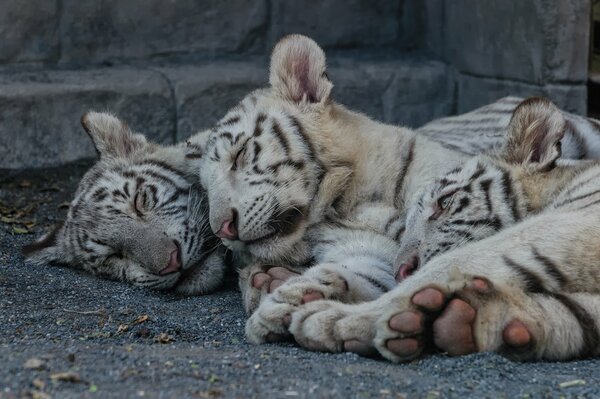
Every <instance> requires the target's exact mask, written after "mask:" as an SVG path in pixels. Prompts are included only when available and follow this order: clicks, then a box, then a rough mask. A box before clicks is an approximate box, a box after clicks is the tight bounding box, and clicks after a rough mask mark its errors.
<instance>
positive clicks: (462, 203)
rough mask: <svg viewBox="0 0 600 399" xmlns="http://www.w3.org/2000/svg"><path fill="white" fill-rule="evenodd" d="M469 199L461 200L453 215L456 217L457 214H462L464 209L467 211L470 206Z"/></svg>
mask: <svg viewBox="0 0 600 399" xmlns="http://www.w3.org/2000/svg"><path fill="white" fill-rule="evenodd" d="M469 203H470V201H469V197H463V198H461V199H460V201H459V203H458V207H457V208H456V210H455V211H454V212H453V213H452V215H456V214H457V213H460V212H462V210H463V209H465V208H466V207H467V206H469Z"/></svg>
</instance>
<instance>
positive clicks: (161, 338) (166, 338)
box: [154, 333, 174, 344]
mask: <svg viewBox="0 0 600 399" xmlns="http://www.w3.org/2000/svg"><path fill="white" fill-rule="evenodd" d="M173 341H174V339H173V337H172V336H170V335H169V334H167V333H160V334H158V335H157V336H156V337H154V342H158V343H159V344H168V343H170V342H173Z"/></svg>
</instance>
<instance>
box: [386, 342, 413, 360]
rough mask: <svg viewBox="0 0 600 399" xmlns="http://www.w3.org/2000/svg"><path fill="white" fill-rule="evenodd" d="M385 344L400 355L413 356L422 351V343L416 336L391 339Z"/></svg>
mask: <svg viewBox="0 0 600 399" xmlns="http://www.w3.org/2000/svg"><path fill="white" fill-rule="evenodd" d="M385 346H386V347H387V349H388V350H389V351H391V352H392V353H394V354H396V355H398V356H400V357H413V356H416V355H418V354H419V353H420V352H421V345H420V343H419V341H418V340H417V339H416V338H404V339H390V340H388V341H387V342H386V343H385Z"/></svg>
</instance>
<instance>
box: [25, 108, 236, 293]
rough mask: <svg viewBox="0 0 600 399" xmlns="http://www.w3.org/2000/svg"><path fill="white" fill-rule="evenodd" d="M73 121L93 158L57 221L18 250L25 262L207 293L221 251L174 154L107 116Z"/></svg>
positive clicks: (219, 268)
mask: <svg viewBox="0 0 600 399" xmlns="http://www.w3.org/2000/svg"><path fill="white" fill-rule="evenodd" d="M81 122H82V125H83V127H84V129H85V131H86V132H87V133H88V134H89V136H90V138H91V139H92V142H93V143H94V146H95V148H96V150H97V152H98V154H99V155H100V160H99V161H98V162H97V163H96V164H95V165H94V166H92V168H91V169H90V170H89V171H88V172H87V173H86V174H85V175H84V177H83V178H82V180H81V182H80V183H79V187H78V188H77V191H76V193H75V198H74V199H73V201H72V202H71V204H70V206H69V211H68V214H67V219H66V221H65V222H64V224H63V225H62V226H60V227H59V228H57V229H55V230H54V231H52V232H51V233H49V234H47V235H45V236H44V237H42V238H41V239H40V240H38V241H37V242H35V243H33V244H31V245H29V246H26V247H25V248H24V253H25V254H26V256H27V258H28V259H29V260H30V261H32V262H34V263H38V264H40V263H48V262H56V263H62V264H67V265H69V266H72V267H75V268H79V269H83V270H85V271H87V272H90V273H92V274H94V275H98V276H101V277H105V278H109V279H114V280H121V281H126V282H129V283H131V284H134V285H137V286H141V287H148V288H152V289H158V290H164V289H171V288H172V289H174V290H175V291H176V292H179V293H181V294H185V295H194V294H202V293H206V292H209V291H211V290H214V289H215V288H216V286H217V285H218V284H220V283H221V280H222V278H223V274H224V270H225V265H224V262H223V256H222V251H221V249H219V247H220V245H219V242H218V241H217V240H216V239H215V238H214V236H213V235H212V233H211V231H210V228H209V226H208V219H207V217H206V214H207V212H208V210H207V204H206V200H205V193H204V191H203V190H202V189H201V188H200V187H198V186H192V183H191V180H190V179H189V178H188V177H187V175H186V172H185V169H184V166H185V162H184V156H183V154H184V153H183V152H182V151H181V149H180V148H178V147H177V146H171V147H162V146H159V145H156V144H152V143H149V142H147V141H146V138H145V137H144V136H143V135H141V134H134V133H133V132H131V130H130V129H129V128H128V127H127V125H126V124H124V123H123V122H121V121H120V120H119V119H117V118H115V117H114V116H112V115H109V114H105V113H97V112H89V113H87V114H85V115H84V116H83V117H82V119H81Z"/></svg>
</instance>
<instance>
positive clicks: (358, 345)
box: [344, 339, 377, 357]
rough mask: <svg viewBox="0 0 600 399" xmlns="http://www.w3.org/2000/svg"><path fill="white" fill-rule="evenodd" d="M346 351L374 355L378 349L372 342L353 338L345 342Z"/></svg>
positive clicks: (368, 355) (367, 355)
mask: <svg viewBox="0 0 600 399" xmlns="http://www.w3.org/2000/svg"><path fill="white" fill-rule="evenodd" d="M344 351H345V352H352V353H356V354H357V355H360V356H365V357H372V356H375V355H376V354H377V351H376V350H375V348H374V347H373V345H371V344H370V343H367V342H363V341H360V340H358V339H352V340H349V341H345V342H344Z"/></svg>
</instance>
